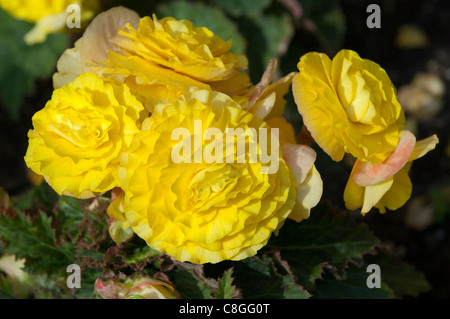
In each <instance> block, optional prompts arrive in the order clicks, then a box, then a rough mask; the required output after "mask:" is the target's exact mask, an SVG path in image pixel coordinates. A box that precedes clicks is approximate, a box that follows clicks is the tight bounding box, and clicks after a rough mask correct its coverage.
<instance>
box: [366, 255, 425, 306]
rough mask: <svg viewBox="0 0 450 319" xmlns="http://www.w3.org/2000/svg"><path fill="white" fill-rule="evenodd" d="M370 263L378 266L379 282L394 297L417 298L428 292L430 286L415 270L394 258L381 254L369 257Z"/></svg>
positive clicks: (421, 274)
mask: <svg viewBox="0 0 450 319" xmlns="http://www.w3.org/2000/svg"><path fill="white" fill-rule="evenodd" d="M368 259H369V260H370V262H372V263H375V264H377V265H379V266H380V270H381V280H382V282H383V283H385V284H386V285H387V286H389V288H391V289H392V290H393V292H394V294H395V297H397V298H402V297H405V296H407V297H418V296H419V294H420V293H423V292H427V291H429V290H430V288H431V287H430V284H429V282H428V281H427V279H426V278H425V276H424V275H423V273H421V272H418V271H417V270H416V268H415V267H414V266H412V265H410V264H408V263H406V262H404V261H401V260H398V259H397V258H395V257H394V256H391V255H387V254H383V255H376V256H369V258H368Z"/></svg>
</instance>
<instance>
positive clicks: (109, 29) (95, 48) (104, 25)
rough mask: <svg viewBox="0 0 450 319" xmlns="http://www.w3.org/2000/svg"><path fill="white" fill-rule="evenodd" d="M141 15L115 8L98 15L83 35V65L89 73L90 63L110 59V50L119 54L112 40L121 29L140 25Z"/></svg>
mask: <svg viewBox="0 0 450 319" xmlns="http://www.w3.org/2000/svg"><path fill="white" fill-rule="evenodd" d="M139 20H140V17H139V15H138V14H137V13H136V12H135V11H133V10H130V9H127V8H125V7H121V6H119V7H114V8H112V9H109V10H107V11H105V12H102V13H100V14H99V15H97V16H96V17H95V18H94V20H92V22H91V23H90V24H89V26H88V27H87V28H86V31H85V32H84V34H83V44H82V50H81V56H80V57H81V65H82V68H83V69H84V71H85V72H86V71H89V63H91V62H92V61H93V62H101V61H104V60H106V59H107V58H108V50H112V51H114V52H117V50H118V49H117V47H116V46H114V45H113V43H112V41H111V40H112V38H113V37H114V36H117V33H118V31H119V29H120V28H124V27H125V25H126V24H127V23H130V24H131V26H132V27H133V28H137V26H138V24H139Z"/></svg>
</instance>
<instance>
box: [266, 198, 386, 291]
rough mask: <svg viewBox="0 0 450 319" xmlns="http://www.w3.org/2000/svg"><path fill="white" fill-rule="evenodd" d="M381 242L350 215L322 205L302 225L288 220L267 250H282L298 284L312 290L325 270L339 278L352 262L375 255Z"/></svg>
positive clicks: (282, 254)
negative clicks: (376, 247) (332, 272)
mask: <svg viewBox="0 0 450 319" xmlns="http://www.w3.org/2000/svg"><path fill="white" fill-rule="evenodd" d="M378 242H379V240H378V239H377V238H376V237H375V236H373V234H372V233H371V232H370V231H369V230H368V229H367V227H366V225H364V224H356V223H355V222H354V220H353V219H352V217H351V216H350V215H349V214H348V213H347V212H334V211H332V210H331V209H330V207H328V205H327V204H320V205H319V206H317V207H316V208H315V209H314V210H313V211H312V212H311V217H310V218H309V219H308V220H306V221H304V222H302V223H299V224H297V223H295V222H293V221H290V220H288V221H287V222H286V224H285V225H284V226H283V228H282V229H281V230H280V234H279V236H278V237H276V238H273V239H272V240H271V241H270V242H269V245H268V247H273V248H276V249H278V250H280V255H281V257H282V258H283V259H285V260H286V261H287V262H288V263H289V264H290V265H291V267H292V269H293V273H294V274H295V275H296V276H297V278H298V280H299V282H300V283H301V284H302V285H304V286H305V287H307V288H313V287H314V282H315V280H316V279H317V278H320V276H321V274H322V272H323V270H324V268H329V269H332V270H333V271H334V272H335V273H336V275H338V273H339V271H341V270H342V269H343V268H345V267H346V266H347V263H348V262H349V261H351V260H360V259H361V258H362V256H363V254H365V253H368V252H372V251H373V249H374V247H375V245H376V244H378Z"/></svg>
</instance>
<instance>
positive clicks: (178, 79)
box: [53, 7, 251, 111]
mask: <svg viewBox="0 0 450 319" xmlns="http://www.w3.org/2000/svg"><path fill="white" fill-rule="evenodd" d="M230 47H231V42H230V41H224V40H223V39H221V38H220V37H218V36H217V35H215V34H214V33H213V32H211V31H210V30H209V29H207V28H204V27H195V26H194V25H193V24H192V23H191V22H189V21H187V20H181V21H178V20H175V19H173V18H170V17H168V18H164V19H161V20H158V19H157V18H156V17H153V19H152V18H150V17H143V18H142V19H140V18H139V15H138V14H137V13H136V12H134V11H132V10H129V9H126V8H124V7H115V8H112V9H109V10H107V11H105V12H102V13H101V14H99V15H97V16H96V17H95V18H94V19H93V20H92V22H91V24H90V25H89V26H88V27H87V29H86V31H85V33H84V35H83V36H82V37H81V38H80V39H79V40H78V41H77V43H75V47H74V48H71V49H67V50H66V51H65V52H64V54H63V55H62V56H61V58H60V59H59V61H58V65H57V71H58V72H57V73H55V75H54V77H53V85H54V87H55V88H58V87H61V86H63V85H64V84H67V83H69V82H70V81H71V80H72V79H73V78H75V77H76V76H77V75H79V74H81V73H82V72H95V73H97V74H99V75H101V76H103V77H112V78H114V79H115V80H118V81H119V82H122V83H126V84H127V85H128V86H129V87H130V88H131V90H132V92H133V94H135V95H136V96H137V97H138V98H139V99H140V101H142V102H143V103H144V104H145V106H146V107H147V109H148V110H150V111H152V110H153V107H154V106H155V105H156V104H159V103H168V102H170V101H172V100H173V99H175V98H177V97H178V96H180V95H182V94H184V93H186V92H188V91H189V89H190V88H192V87H197V88H201V89H207V90H214V91H219V92H223V93H225V94H228V95H230V96H233V95H243V94H244V92H246V90H247V89H248V88H249V87H250V86H251V83H250V80H249V76H248V74H246V73H243V72H241V71H242V70H246V69H247V65H248V61H247V58H246V57H245V56H243V55H237V54H233V53H231V52H229V49H230Z"/></svg>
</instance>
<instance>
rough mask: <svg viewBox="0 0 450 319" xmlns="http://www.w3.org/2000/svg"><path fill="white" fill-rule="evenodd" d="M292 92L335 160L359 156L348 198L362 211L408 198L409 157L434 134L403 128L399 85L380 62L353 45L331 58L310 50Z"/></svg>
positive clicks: (426, 147) (424, 148) (430, 143)
mask: <svg viewBox="0 0 450 319" xmlns="http://www.w3.org/2000/svg"><path fill="white" fill-rule="evenodd" d="M298 69H299V71H300V73H298V74H297V75H296V76H295V77H294V79H293V94H294V98H295V102H296V103H297V107H298V110H299V112H300V114H301V115H302V117H303V121H304V124H305V126H306V127H307V129H308V130H309V132H310V133H311V135H312V137H313V138H314V140H315V141H316V142H317V144H318V145H319V146H320V147H321V148H322V149H323V150H324V151H325V152H326V153H328V154H329V155H330V156H331V158H332V159H333V160H335V161H340V160H342V159H343V157H344V154H345V153H350V154H351V155H353V156H354V157H355V158H356V163H355V166H354V168H353V170H352V173H351V175H350V178H349V180H348V183H347V186H346V188H345V191H344V200H345V204H346V206H347V208H348V209H352V210H356V209H359V208H361V212H362V213H363V214H365V213H367V212H369V211H370V209H371V208H372V207H376V208H378V209H379V210H380V212H382V213H384V212H385V211H386V208H388V209H391V210H395V209H398V208H400V207H401V206H403V205H404V204H405V202H406V201H407V200H408V199H409V197H410V195H411V190H412V184H411V181H410V179H409V176H408V172H409V169H410V166H411V162H412V161H413V160H415V159H417V158H419V157H422V156H423V155H425V154H426V153H427V152H428V151H430V150H432V149H434V147H435V146H436V144H437V143H438V139H437V137H436V136H435V135H433V136H431V137H429V138H427V139H425V140H422V141H420V142H417V143H416V140H415V137H414V135H412V133H410V132H408V131H404V124H405V116H404V112H403V110H402V108H401V106H400V104H399V103H398V101H397V97H396V91H395V87H394V86H393V84H392V82H391V81H390V79H389V77H388V75H387V74H386V72H385V71H384V70H383V69H382V68H381V67H380V66H379V65H378V64H376V63H374V62H372V61H370V60H367V59H362V58H361V57H359V55H358V54H357V53H356V52H354V51H351V50H341V51H340V52H339V53H338V54H336V56H335V57H334V58H333V60H330V59H329V58H328V56H326V55H325V54H323V53H316V52H311V53H307V54H305V55H304V56H303V57H301V58H300V62H299V63H298Z"/></svg>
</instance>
